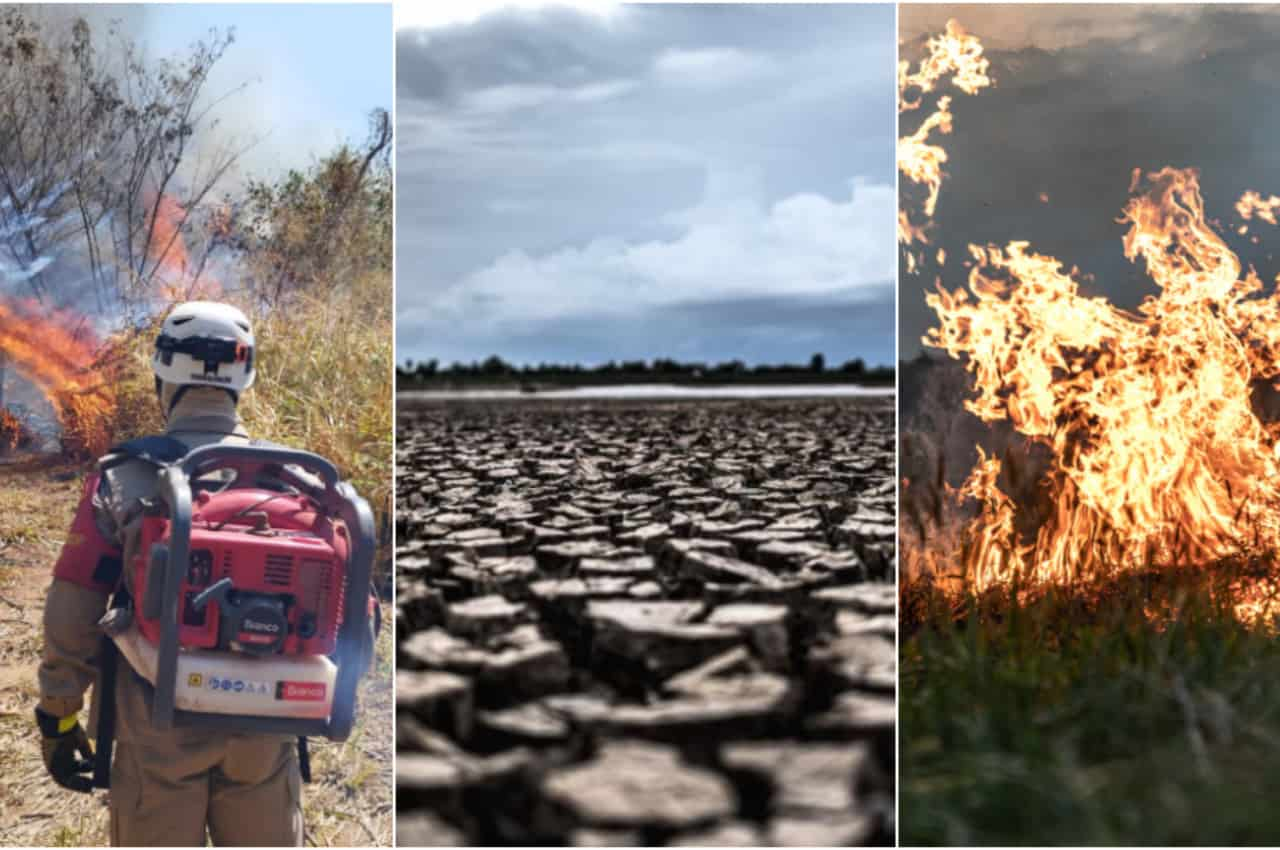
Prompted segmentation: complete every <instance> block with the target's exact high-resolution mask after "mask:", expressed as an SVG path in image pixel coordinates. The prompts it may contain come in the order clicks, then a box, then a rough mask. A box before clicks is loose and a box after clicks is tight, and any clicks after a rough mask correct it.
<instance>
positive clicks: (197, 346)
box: [151, 301, 254, 396]
mask: <svg viewBox="0 0 1280 850" xmlns="http://www.w3.org/2000/svg"><path fill="white" fill-rule="evenodd" d="M151 370H152V371H153V372H155V373H156V377H157V378H159V379H160V380H161V381H164V382H165V383H166V384H174V385H177V386H183V385H188V386H189V385H197V386H200V385H203V386H210V387H221V388H223V389H225V390H230V391H231V392H232V393H233V394H234V395H236V396H239V395H240V393H241V392H242V391H244V390H247V389H249V387H250V386H252V385H253V377H254V370H253V330H252V329H251V328H250V327H249V320H248V319H247V318H245V315H244V313H242V312H240V311H239V310H238V309H236V308H235V307H232V306H231V305H230V304H219V303H217V302H214V301H188V302H187V303H185V304H179V305H178V306H176V307H174V308H173V310H172V311H171V312H170V313H169V315H168V316H166V317H165V320H164V324H163V325H162V326H161V328H160V336H159V337H158V338H157V339H156V351H155V355H154V356H153V357H152V358H151Z"/></svg>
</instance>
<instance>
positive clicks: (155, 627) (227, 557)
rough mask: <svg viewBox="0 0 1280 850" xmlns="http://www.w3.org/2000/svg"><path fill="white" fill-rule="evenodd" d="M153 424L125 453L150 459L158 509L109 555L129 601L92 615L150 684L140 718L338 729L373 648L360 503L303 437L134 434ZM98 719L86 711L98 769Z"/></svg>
mask: <svg viewBox="0 0 1280 850" xmlns="http://www.w3.org/2000/svg"><path fill="white" fill-rule="evenodd" d="M157 439H158V440H163V441H164V443H165V444H167V445H165V446H161V445H159V444H156V443H152V445H151V446H150V448H151V449H152V450H150V451H148V450H143V451H141V452H138V453H132V456H133V457H140V456H141V457H144V458H150V459H152V460H153V462H156V463H157V466H158V476H159V482H160V486H159V497H160V502H161V503H163V509H157V510H153V511H149V512H147V513H146V514H145V515H144V516H143V518H142V520H141V532H140V545H139V546H138V547H137V550H136V553H135V554H134V555H133V558H132V560H131V562H129V563H126V564H125V565H124V569H125V571H126V573H127V574H128V576H129V582H128V585H129V586H130V589H131V594H132V598H133V600H134V601H133V604H132V605H131V606H129V607H127V608H119V607H117V608H113V609H112V611H110V612H109V613H108V614H107V616H106V617H105V618H104V619H103V628H104V630H105V631H106V633H107V635H108V637H109V638H110V639H111V641H112V642H113V643H114V646H115V648H116V649H117V650H118V652H119V653H120V654H122V655H124V656H125V658H126V659H128V661H129V664H130V666H132V667H133V669H134V670H135V671H136V672H137V673H138V674H139V675H140V676H142V678H143V679H145V680H146V681H147V682H149V683H150V684H151V685H152V688H151V692H150V710H151V721H152V723H153V724H154V725H155V726H156V727H157V728H160V729H171V728H174V727H175V726H178V727H199V728H205V729H209V730H211V731H224V732H239V733H261V734H273V735H274V734H279V735H286V736H292V735H296V736H298V737H299V739H300V740H301V739H303V738H305V737H306V736H321V737H325V738H328V739H330V740H333V741H343V740H346V738H347V737H348V736H349V735H350V733H351V729H352V726H353V724H354V721H355V709H356V688H357V685H358V682H359V678H360V676H361V674H362V673H363V672H364V671H363V669H362V659H363V658H367V657H368V656H369V653H370V652H371V649H372V648H371V646H370V630H369V617H370V610H369V609H370V605H369V597H368V588H369V582H370V573H371V569H372V563H373V556H374V524H373V514H372V512H371V511H370V509H369V505H368V503H367V502H365V500H364V499H362V498H361V497H360V496H359V495H358V494H357V493H356V491H355V489H354V488H353V487H352V486H351V485H350V484H349V483H347V482H344V481H341V480H340V479H339V476H338V471H337V469H336V468H335V467H334V466H333V464H331V463H330V462H329V461H327V460H325V459H324V458H322V457H319V456H318V455H314V454H311V453H309V452H302V451H294V450H291V449H284V448H278V447H273V446H271V447H268V446H261V445H233V444H217V445H210V446H204V447H202V448H198V449H195V450H193V451H191V452H190V453H189V454H188V453H186V448H185V446H182V444H180V443H176V441H172V440H168V439H167V438H150V440H148V441H145V442H149V443H150V442H152V441H155V440H157ZM136 442H144V441H136ZM154 449H160V451H154ZM156 455H160V457H161V458H162V460H160V461H156V460H155V456H156ZM226 472H231V473H233V474H234V478H233V479H232V480H231V481H230V483H226V482H225V480H224V479H223V478H215V479H213V480H210V478H209V476H210V475H211V474H213V473H222V474H223V475H225V473H226ZM157 508H159V505H157ZM105 669H110V668H109V667H107V668H105ZM109 688H110V685H106V686H104V693H111V692H112V691H111V690H110V689H109ZM100 708H101V709H102V710H104V711H107V712H108V713H110V711H111V710H112V709H113V708H114V700H113V699H107V700H105V701H104V704H103V705H102V706H101V707H100ZM103 721H105V723H106V726H107V728H106V730H105V731H106V735H107V737H106V740H105V741H104V740H103V732H104V730H103V729H102V728H101V727H102V726H103ZM113 722H114V717H110V716H101V717H100V723H99V726H100V729H99V746H98V752H99V757H98V758H97V759H96V763H97V766H98V767H99V768H100V769H101V770H102V771H103V776H102V777H101V778H102V780H103V781H102V782H101V783H100V784H105V780H106V776H105V771H106V768H107V764H109V762H110V746H111V740H110V735H111V732H112V730H111V728H110V727H111V726H112V725H113ZM104 744H105V747H106V749H104ZM304 753H305V750H304ZM304 758H305V756H304Z"/></svg>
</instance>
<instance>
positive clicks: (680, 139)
mask: <svg viewBox="0 0 1280 850" xmlns="http://www.w3.org/2000/svg"><path fill="white" fill-rule="evenodd" d="M893 21H894V14H893V8H892V6H888V5H885V6H857V7H819V6H805V7H754V8H753V7H723V6H701V7H696V6H649V7H638V6H631V7H622V8H620V7H602V6H601V5H600V4H592V6H591V8H586V9H583V8H568V7H534V8H523V9H508V10H500V11H494V12H489V13H486V14H473V15H467V16H465V17H463V18H461V19H459V18H451V17H448V16H445V17H440V16H437V15H432V14H429V13H425V12H424V13H420V14H415V13H413V12H408V13H407V14H406V16H405V17H404V18H402V19H400V20H398V21H397V26H398V27H400V29H399V31H398V32H397V53H398V58H397V61H398V69H397V71H398V74H397V92H396V107H397V125H398V133H399V135H398V142H397V144H398V147H397V175H398V176H397V188H398V219H397V231H398V232H397V252H398V253H397V263H398V266H397V290H398V295H397V298H398V304H397V321H398V326H399V327H398V330H399V336H398V345H399V353H398V356H399V359H400V360H402V361H403V360H405V359H408V358H413V359H417V360H423V359H427V358H432V357H434V358H438V359H440V360H442V361H445V362H449V361H453V360H473V359H480V358H483V357H486V356H488V355H490V354H499V355H501V356H502V357H504V358H506V359H508V360H510V361H514V362H517V363H526V362H531V363H536V362H539V361H544V360H545V361H558V362H567V361H576V362H584V363H599V362H603V361H606V360H609V359H650V358H654V357H660V356H672V357H677V358H681V359H698V360H709V361H719V360H728V359H732V358H740V359H743V360H745V361H747V362H749V363H760V362H779V361H783V360H787V361H793V362H795V361H807V360H808V358H809V356H810V355H811V354H813V353H814V352H819V351H821V352H823V353H825V354H826V357H827V360H828V362H831V363H836V362H840V361H842V360H845V359H849V358H852V357H862V358H864V359H865V360H867V361H868V362H869V363H890V362H892V360H893V353H894V343H893V310H894V307H893V264H894V236H893V228H894V203H895V202H894V190H893V181H894V175H893V132H894V131H893V126H894V94H893V92H894V84H893V74H894V62H895V45H894V41H895V38H894V33H893Z"/></svg>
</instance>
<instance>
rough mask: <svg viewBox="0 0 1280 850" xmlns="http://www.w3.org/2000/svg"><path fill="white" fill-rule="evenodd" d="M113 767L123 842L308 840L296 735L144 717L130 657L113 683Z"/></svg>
mask: <svg viewBox="0 0 1280 850" xmlns="http://www.w3.org/2000/svg"><path fill="white" fill-rule="evenodd" d="M116 686H117V687H116V716H117V721H116V722H117V723H118V724H119V738H120V740H119V743H118V744H117V746H116V752H115V759H114V760H113V761H112V764H111V798H110V799H111V802H110V806H111V843H112V844H113V845H115V846H117V847H143V846H157V845H168V846H177V847H196V846H201V847H202V846H204V844H205V830H206V827H207V829H208V837H209V839H210V840H212V842H213V843H214V844H216V845H219V846H225V847H244V846H269V847H289V846H292V847H299V846H301V845H302V778H301V776H300V774H299V771H298V755H297V744H296V743H295V741H294V739H292V738H278V737H274V738H273V737H266V736H261V735H254V736H242V735H236V736H229V735H226V734H225V733H222V732H209V731H202V730H197V729H176V730H171V731H168V732H161V731H159V730H157V729H154V728H153V727H152V726H151V724H150V722H149V720H148V719H147V713H146V712H147V703H146V698H145V694H146V689H147V686H146V684H145V683H143V682H142V681H141V680H140V679H139V678H138V676H137V674H135V673H134V672H133V671H132V670H131V669H129V667H128V664H127V663H123V661H122V666H121V669H120V678H119V680H118V681H117V683H116Z"/></svg>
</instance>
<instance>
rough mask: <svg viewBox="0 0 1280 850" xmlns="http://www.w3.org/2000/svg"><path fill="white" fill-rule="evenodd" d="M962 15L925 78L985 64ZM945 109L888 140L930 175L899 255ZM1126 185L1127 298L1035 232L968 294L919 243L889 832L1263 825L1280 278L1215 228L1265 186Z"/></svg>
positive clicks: (1191, 838)
mask: <svg viewBox="0 0 1280 850" xmlns="http://www.w3.org/2000/svg"><path fill="white" fill-rule="evenodd" d="M961 32H962V31H960V30H959V29H958V28H955V27H952V26H950V25H949V26H948V28H947V33H946V34H945V36H939V37H938V38H937V39H933V40H931V41H930V42H929V43H928V44H927V45H926V51H927V55H926V56H925V59H924V61H923V62H922V64H921V68H922V70H921V72H920V74H921V75H923V76H924V78H925V79H928V80H942V79H944V78H945V74H942V73H932V72H929V73H927V72H928V70H929V69H930V68H934V69H935V70H937V69H950V70H949V71H947V73H952V74H955V75H956V76H957V77H959V76H960V75H961V69H962V68H964V67H969V68H971V69H974V68H977V67H978V66H977V65H976V64H974V63H975V62H977V61H978V59H979V58H980V56H981V51H980V49H979V45H977V44H976V43H975V44H970V45H969V47H968V48H966V50H964V51H962V52H961V53H955V48H957V47H958V46H959V45H960V44H961V42H958V41H956V38H957V36H958V35H960V34H961ZM952 56H967V57H969V59H968V60H967V61H968V63H969V64H968V65H967V66H966V65H964V64H963V63H960V64H957V62H956V61H953V60H952V59H950V58H948V57H952ZM944 60H945V61H944ZM985 70H986V69H985V66H983V71H984V72H985ZM982 78H983V79H985V78H986V77H985V73H984V74H983V77H982ZM951 84H952V85H953V86H955V87H956V88H957V89H959V90H960V91H964V92H965V93H967V94H974V93H975V91H970V90H969V89H966V88H964V87H963V86H962V85H961V84H960V82H959V81H958V79H955V78H953V79H952V81H951ZM970 88H973V87H972V86H970ZM931 91H932V89H930V88H929V87H928V86H924V87H922V95H921V98H920V100H919V101H910V100H909V101H907V103H906V105H904V102H903V100H902V98H901V96H900V102H899V112H900V113H904V112H907V111H910V110H913V109H916V108H917V107H919V106H920V104H921V102H922V101H923V99H924V95H926V94H929V93H930V92H931ZM951 123H952V118H951V114H950V100H949V98H948V97H947V96H945V95H939V96H938V99H937V102H936V104H935V107H934V111H933V112H932V114H930V115H928V116H926V118H925V120H924V123H923V124H921V125H920V129H919V130H917V131H916V133H915V134H913V135H908V136H905V137H904V138H902V139H900V140H899V168H900V170H901V171H902V173H903V174H904V175H905V176H906V177H908V178H910V180H911V181H914V182H915V183H918V184H920V185H921V186H922V187H923V188H924V189H926V190H927V191H928V195H927V197H926V198H925V200H924V201H923V202H922V203H920V204H916V205H912V204H910V203H904V205H903V209H902V210H901V212H900V221H902V222H905V223H906V224H907V225H910V226H909V227H905V228H900V241H901V243H902V251H903V252H904V265H905V266H906V268H907V270H908V271H914V272H920V271H922V270H923V267H924V266H925V265H926V264H928V262H929V257H927V256H926V255H925V254H924V253H922V251H921V250H920V249H919V247H918V245H919V244H921V243H923V242H926V241H927V236H928V235H929V233H928V228H930V227H931V226H932V215H933V210H934V204H936V203H937V202H938V197H939V187H940V186H941V185H942V183H941V181H942V178H943V177H944V174H943V172H942V171H941V167H942V165H943V164H944V163H947V162H948V160H947V152H946V150H945V148H943V147H942V146H941V144H940V143H939V139H938V137H937V136H936V135H935V136H930V133H931V132H933V131H934V130H937V131H938V133H939V134H941V133H946V132H949V131H950V129H951ZM1049 153H1050V154H1053V153H1054V152H1052V151H1051V152H1049ZM1129 192H1130V199H1129V202H1128V203H1127V204H1126V205H1125V206H1124V209H1123V210H1121V211H1120V216H1121V217H1120V219H1119V222H1120V223H1122V224H1123V225H1124V226H1125V228H1126V232H1125V233H1124V235H1123V240H1122V242H1123V248H1124V253H1125V256H1126V257H1127V258H1128V259H1129V260H1130V261H1131V262H1132V263H1134V264H1135V266H1137V267H1138V269H1139V270H1140V271H1142V272H1144V273H1145V274H1146V275H1147V276H1148V277H1149V278H1150V280H1151V282H1152V283H1153V284H1154V288H1153V294H1151V295H1149V296H1148V297H1146V298H1145V299H1144V300H1143V301H1142V302H1141V304H1140V305H1139V306H1138V308H1137V309H1136V310H1133V311H1129V310H1121V309H1119V308H1117V307H1116V306H1115V305H1114V304H1112V303H1110V302H1109V301H1107V300H1106V299H1105V298H1101V297H1096V296H1093V295H1091V294H1090V293H1089V292H1088V289H1089V287H1088V285H1082V281H1083V280H1084V277H1083V275H1081V274H1079V273H1078V272H1077V270H1076V269H1075V268H1072V267H1070V265H1069V263H1064V262H1062V261H1060V260H1059V259H1057V258H1054V257H1051V256H1047V255H1044V254H1041V253H1038V252H1037V251H1036V250H1034V248H1033V246H1031V245H1030V244H1028V243H1026V242H1019V241H1010V242H1007V243H1004V244H984V245H970V246H969V252H968V260H969V261H968V262H967V263H966V267H967V268H966V270H965V272H964V273H963V279H964V283H965V284H966V285H965V286H962V287H958V288H957V287H956V286H955V283H956V282H957V281H955V280H954V279H948V280H947V281H946V282H947V283H948V284H950V286H951V288H947V286H944V285H943V280H944V279H945V278H948V277H949V276H948V275H946V274H945V273H944V270H943V269H942V266H943V264H944V263H945V258H944V257H942V256H941V255H939V256H938V257H937V269H936V271H937V275H938V285H937V286H936V291H935V292H934V293H933V294H930V295H928V296H927V299H926V300H927V303H928V305H929V306H930V307H931V308H932V309H933V310H934V312H935V313H936V314H937V322H936V325H935V327H934V328H932V329H930V331H929V333H928V335H927V336H926V337H925V339H924V343H925V344H926V345H928V346H931V347H933V348H935V349H938V350H940V351H943V352H945V353H946V355H948V357H949V358H951V360H950V362H948V363H947V364H946V367H948V368H946V369H944V368H939V369H938V373H937V374H938V383H941V382H942V381H943V380H946V381H949V383H950V387H949V388H948V389H947V390H946V391H945V392H944V391H943V390H942V389H941V388H939V387H933V388H929V387H926V391H925V392H924V393H922V398H923V399H924V400H925V401H926V402H928V404H922V405H919V406H918V408H917V409H916V410H914V411H913V413H912V414H911V415H910V416H909V417H908V419H907V424H906V427H904V433H903V438H902V444H901V445H902V458H903V465H902V469H903V471H902V475H903V481H902V483H903V488H902V494H903V508H902V511H901V543H902V555H903V561H904V569H903V575H904V577H905V580H906V583H905V584H904V586H903V588H902V591H901V597H900V618H901V622H900V629H901V636H902V642H901V644H900V653H901V658H900V670H901V679H900V690H899V699H900V701H899V707H900V724H901V725H900V728H901V734H900V740H901V742H902V749H901V765H902V768H901V778H902V788H901V792H902V796H901V799H902V804H901V811H902V813H903V818H902V819H901V834H900V838H901V842H902V843H903V844H904V845H936V844H966V845H984V844H1003V845H1011V844H1023V843H1027V842H1033V843H1036V844H1067V845H1071V844H1111V845H1122V846H1123V845H1132V844H1157V845H1172V844H1222V843H1231V844H1250V843H1256V844H1273V845H1274V844H1276V843H1278V842H1280V810H1277V809H1276V807H1275V806H1274V804H1273V801H1274V800H1275V798H1276V794H1277V792H1278V791H1280V772H1277V771H1276V770H1275V765H1276V763H1277V760H1278V759H1280V708H1278V706H1280V641H1277V640H1276V637H1277V633H1278V632H1280V618H1278V616H1277V615H1278V614H1280V448H1278V447H1280V419H1278V418H1277V417H1276V416H1275V415H1265V413H1264V411H1263V409H1262V408H1263V407H1265V405H1263V404H1261V403H1260V401H1259V397H1260V393H1262V394H1265V393H1266V392H1267V391H1269V390H1273V389H1274V388H1275V387H1276V385H1277V382H1278V381H1280V281H1277V282H1271V281H1264V279H1263V277H1262V276H1261V275H1260V274H1259V273H1258V272H1257V271H1256V270H1255V269H1253V268H1249V267H1246V266H1245V265H1244V264H1243V263H1242V262H1241V260H1240V258H1239V257H1238V256H1237V254H1236V252H1235V250H1234V249H1233V248H1232V247H1231V244H1229V242H1228V239H1232V240H1234V239H1236V238H1238V237H1242V236H1247V235H1248V233H1249V230H1250V227H1252V226H1258V225H1262V224H1268V225H1274V224H1275V222H1276V220H1277V219H1276V216H1275V212H1276V209H1277V208H1278V207H1280V199H1276V198H1275V197H1274V196H1272V197H1264V196H1263V194H1262V193H1258V192H1247V193H1245V195H1244V196H1242V197H1241V198H1240V200H1239V202H1238V204H1236V206H1235V213H1236V215H1237V216H1238V218H1239V221H1237V222H1235V224H1234V226H1228V225H1225V224H1222V223H1219V222H1217V221H1215V220H1214V219H1213V218H1212V217H1211V214H1210V213H1207V212H1206V209H1205V204H1204V200H1203V197H1202V195H1201V192H1200V185H1199V174H1198V172H1197V171H1196V170H1195V169H1194V168H1189V167H1165V168H1159V169H1154V170H1151V171H1145V172H1144V171H1138V170H1135V171H1134V172H1133V175H1132V181H1131V184H1130V187H1129ZM1040 201H1041V202H1042V203H1047V202H1048V200H1047V198H1041V199H1040ZM943 202H944V203H945V192H944V193H943ZM1215 212H1216V213H1217V214H1222V213H1229V212H1230V210H1217V211H1215ZM1249 238H1250V241H1251V242H1252V243H1254V244H1257V243H1258V242H1259V237H1258V236H1256V235H1254V236H1251V237H1249ZM913 248H915V253H914V254H913V253H912V249H913ZM953 268H954V264H953ZM931 271H933V270H932V269H931ZM962 370H963V371H962ZM961 379H963V380H961ZM962 387H963V388H964V389H967V390H968V392H967V393H966V392H964V389H961V388H962ZM975 444H976V446H975ZM957 471H958V472H960V473H961V474H960V475H959V476H954V477H953V473H955V472H957Z"/></svg>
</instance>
